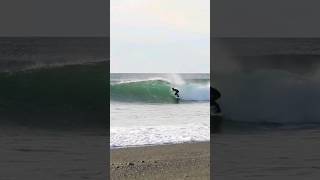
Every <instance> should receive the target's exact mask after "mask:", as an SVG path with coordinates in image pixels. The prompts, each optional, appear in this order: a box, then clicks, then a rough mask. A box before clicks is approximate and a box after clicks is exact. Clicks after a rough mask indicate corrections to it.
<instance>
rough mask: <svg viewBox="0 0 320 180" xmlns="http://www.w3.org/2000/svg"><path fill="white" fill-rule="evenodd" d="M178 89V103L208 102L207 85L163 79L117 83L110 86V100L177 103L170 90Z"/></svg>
mask: <svg viewBox="0 0 320 180" xmlns="http://www.w3.org/2000/svg"><path fill="white" fill-rule="evenodd" d="M172 87H174V88H177V89H179V91H180V92H179V95H180V100H179V102H192V101H209V99H210V97H209V94H210V93H209V84H201V83H195V82H184V83H182V84H175V83H173V82H171V81H170V80H167V79H163V78H155V79H147V80H136V81H127V82H117V83H113V84H111V86H110V92H111V96H110V97H111V100H112V101H119V102H150V103H177V102H178V101H177V99H176V97H175V95H174V93H173V91H172V90H171V88H172Z"/></svg>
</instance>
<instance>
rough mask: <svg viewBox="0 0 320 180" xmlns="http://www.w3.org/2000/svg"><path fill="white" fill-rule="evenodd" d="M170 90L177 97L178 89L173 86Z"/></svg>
mask: <svg viewBox="0 0 320 180" xmlns="http://www.w3.org/2000/svg"><path fill="white" fill-rule="evenodd" d="M171 89H172V91H174V92H175V93H174V95H175V96H177V98H179V90H178V89H175V88H171Z"/></svg>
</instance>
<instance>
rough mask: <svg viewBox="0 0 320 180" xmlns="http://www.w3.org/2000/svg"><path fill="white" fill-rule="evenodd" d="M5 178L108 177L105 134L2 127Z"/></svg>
mask: <svg viewBox="0 0 320 180" xmlns="http://www.w3.org/2000/svg"><path fill="white" fill-rule="evenodd" d="M0 145H1V148H0V159H1V160H0V179H1V180H2V179H3V180H19V179H33V180H38V179H39V180H51V179H53V180H55V179H59V180H81V179H94V180H96V179H97V180H106V179H107V172H106V167H107V163H106V151H107V145H106V134H105V133H103V132H99V131H98V130H95V129H94V130H90V131H84V130H81V131H80V130H79V131H78V130H77V131H53V130H46V129H43V130H41V129H40V130H39V129H29V128H20V127H14V128H2V127H0Z"/></svg>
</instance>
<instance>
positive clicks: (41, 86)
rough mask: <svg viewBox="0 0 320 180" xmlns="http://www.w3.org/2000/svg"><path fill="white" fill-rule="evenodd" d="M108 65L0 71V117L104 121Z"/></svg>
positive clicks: (53, 121) (42, 121)
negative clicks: (11, 71)
mask: <svg viewBox="0 0 320 180" xmlns="http://www.w3.org/2000/svg"><path fill="white" fill-rule="evenodd" d="M107 68H108V64H107V63H97V64H84V65H68V66H62V67H51V68H40V69H34V70H28V71H20V72H13V73H0V86H1V87H0V121H3V120H4V119H8V120H9V121H10V122H12V121H19V122H23V123H25V124H32V122H34V123H36V124H44V125H47V124H48V125H50V124H60V125H61V124H68V125H70V124H74V125H81V124H102V123H103V124H105V123H106V118H107V114H106V111H107V110H106V109H107V105H106V102H108V98H109V96H108V89H109V87H108V83H107V79H108V77H107V75H108V73H107ZM13 119H14V120H13ZM49 119H50V120H49Z"/></svg>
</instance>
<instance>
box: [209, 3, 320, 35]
mask: <svg viewBox="0 0 320 180" xmlns="http://www.w3.org/2000/svg"><path fill="white" fill-rule="evenodd" d="M211 4H212V7H213V8H212V9H211V11H212V15H213V18H212V22H213V23H212V27H213V28H212V29H213V36H215V37H320V23H319V18H320V10H319V7H320V1H319V0H213V1H212V2H211Z"/></svg>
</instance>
